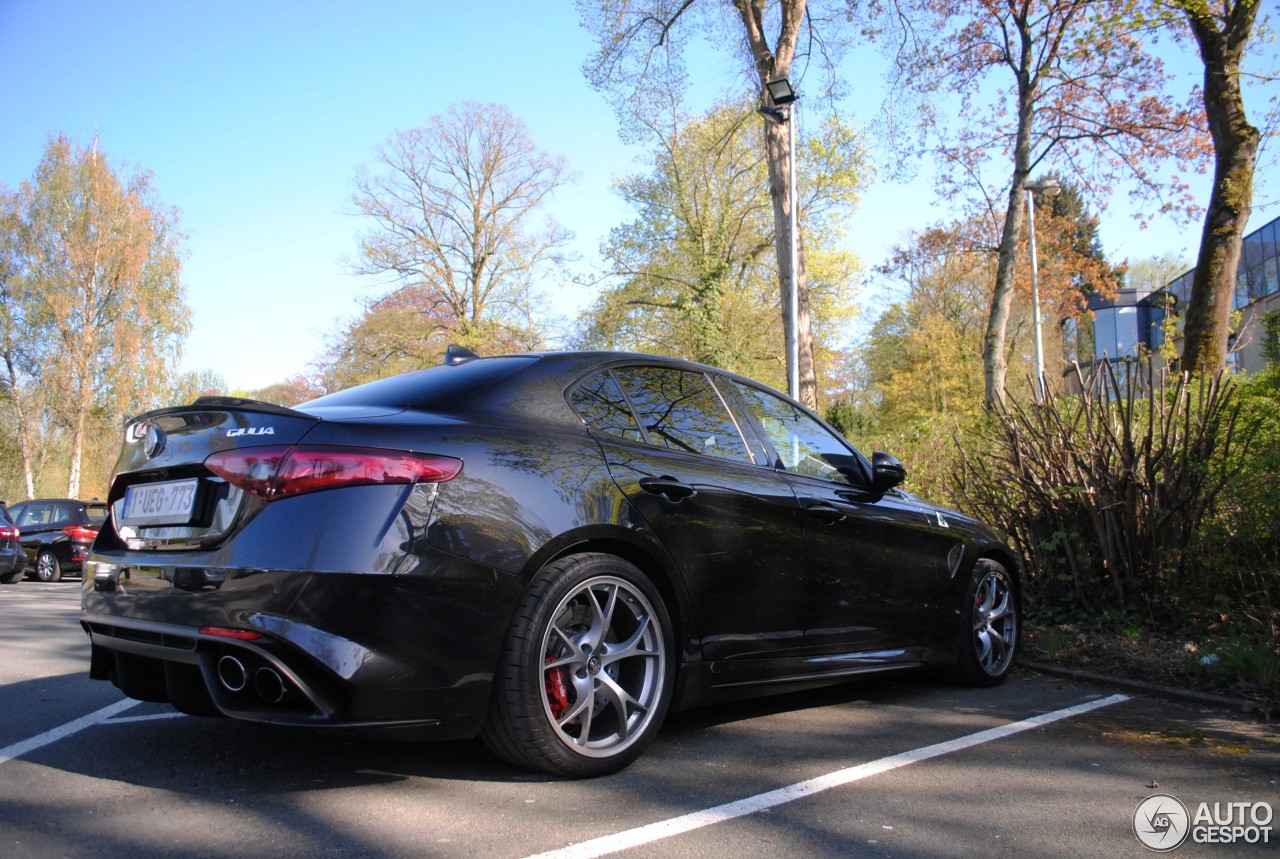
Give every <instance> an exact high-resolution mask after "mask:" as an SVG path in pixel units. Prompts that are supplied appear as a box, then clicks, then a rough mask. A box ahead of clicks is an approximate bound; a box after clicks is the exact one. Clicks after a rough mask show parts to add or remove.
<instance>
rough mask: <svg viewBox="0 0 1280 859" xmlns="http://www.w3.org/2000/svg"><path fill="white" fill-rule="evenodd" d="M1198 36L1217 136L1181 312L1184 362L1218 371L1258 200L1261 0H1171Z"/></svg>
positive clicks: (1190, 366) (1205, 92)
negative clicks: (1255, 117) (1249, 105)
mask: <svg viewBox="0 0 1280 859" xmlns="http://www.w3.org/2000/svg"><path fill="white" fill-rule="evenodd" d="M1167 6H1168V8H1171V9H1173V10H1175V11H1176V12H1178V13H1180V15H1181V17H1182V18H1183V19H1184V21H1185V23H1186V25H1187V27H1188V28H1189V29H1190V31H1191V35H1192V37H1193V38H1194V39H1195V43H1196V46H1197V47H1198V48H1199V51H1200V59H1201V61H1202V63H1203V65H1204V86H1203V88H1202V93H1203V99H1204V113H1205V118H1206V120H1207V122H1208V126H1209V134H1210V136H1211V137H1212V138H1213V152H1214V165H1213V186H1212V191H1211V192H1210V195H1209V206H1208V209H1207V210H1206V211H1205V218H1204V229H1203V231H1202V232H1201V235H1200V252H1199V256H1198V258H1197V260H1196V268H1195V274H1194V275H1192V278H1191V297H1190V300H1189V301H1188V302H1187V309H1186V314H1185V316H1184V327H1183V338H1184V339H1183V346H1182V366H1183V367H1184V368H1186V369H1188V370H1191V371H1193V372H1199V371H1200V370H1201V369H1203V370H1204V371H1206V372H1208V373H1216V372H1218V371H1220V370H1222V369H1223V368H1224V367H1225V366H1226V360H1227V341H1228V336H1229V334H1230V332H1231V310H1232V296H1233V295H1234V293H1235V286H1236V272H1237V270H1238V269H1239V266H1240V246H1241V243H1242V241H1243V239H1244V231H1245V227H1246V226H1247V225H1248V221H1249V212H1250V209H1251V207H1252V205H1253V171H1254V167H1255V165H1256V164H1257V160H1258V146H1259V144H1260V142H1261V134H1260V133H1259V132H1258V129H1257V128H1255V127H1254V126H1253V125H1251V124H1250V123H1249V119H1248V115H1247V113H1246V111H1245V105H1244V95H1243V91H1242V86H1241V79H1242V71H1241V61H1242V60H1243V58H1244V53H1245V49H1246V47H1247V46H1248V44H1249V41H1250V38H1251V37H1252V35H1253V32H1254V24H1255V21H1256V19H1257V15H1258V10H1259V9H1260V8H1261V7H1262V3H1261V2H1260V0H1168V3H1167Z"/></svg>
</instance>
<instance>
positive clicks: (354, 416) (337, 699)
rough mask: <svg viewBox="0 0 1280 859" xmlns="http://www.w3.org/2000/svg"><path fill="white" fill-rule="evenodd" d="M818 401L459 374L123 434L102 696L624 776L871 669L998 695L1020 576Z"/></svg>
mask: <svg viewBox="0 0 1280 859" xmlns="http://www.w3.org/2000/svg"><path fill="white" fill-rule="evenodd" d="M904 477H905V471H904V469H903V467H902V466H901V465H900V464H899V463H898V462H897V461H896V460H895V459H894V458H893V457H891V456H889V455H887V454H884V453H876V454H875V455H874V456H873V457H872V458H871V459H867V458H866V457H864V456H863V455H862V454H860V453H859V452H858V451H857V450H855V449H853V448H852V447H851V446H850V445H849V444H848V443H847V442H846V441H845V440H844V439H843V438H841V437H840V436H839V435H838V434H837V433H836V432H835V431H833V430H832V429H831V428H830V427H829V426H828V425H826V424H825V423H824V422H823V421H822V420H820V419H819V418H818V417H816V416H815V415H814V414H813V413H812V412H810V411H808V410H806V409H805V408H803V407H801V406H799V405H798V404H796V403H795V402H793V401H792V400H790V399H788V398H786V397H784V396H782V395H781V394H778V393H777V392H775V391H773V390H770V389H768V388H766V387H764V386H762V385H759V384H757V383H755V382H753V381H751V380H749V379H745V378H742V377H740V376H735V375H733V374H730V373H726V372H723V371H720V370H716V369H714V368H711V367H705V366H701V365H697V364H691V363H686V362H682V361H675V360H669V359H664V358H657V357H648V356H641V355H632V354H624V353H607V352H593V353H591V352H589V353H548V354H531V355H515V356H505V357H494V358H474V357H468V356H467V355H466V354H459V353H453V352H452V351H451V354H450V356H449V357H448V358H447V359H446V364H445V365H442V366H439V367H433V368H430V369H426V370H421V371H418V372H414V373H409V374H407V375H403V376H397V377H393V378H388V379H384V380H381V381H377V382H373V383H370V384H367V385H362V386H360V387H356V388H352V389H350V390H346V391H342V392H340V393H335V394H331V395H329V396H326V397H322V398H320V399H317V400H313V401H311V402H309V403H306V404H304V405H301V406H298V407H296V408H292V409H288V408H281V407H278V406H273V405H268V404H265V403H260V402H254V401H250V400H242V399H233V398H216V397H215V398H202V399H200V400H197V401H196V402H195V403H194V404H192V405H190V406H183V407H178V408H169V409H162V410H159V411H154V412H149V413H147V414H144V415H141V416H139V417H138V418H136V419H134V420H132V421H131V422H130V423H129V424H128V426H127V428H126V430H125V440H124V446H123V449H122V452H121V454H120V459H119V461H118V463H117V465H116V477H115V480H114V483H113V484H112V486H111V490H110V497H109V499H108V500H109V503H110V507H111V515H110V518H109V519H108V521H107V523H106V525H105V526H104V527H103V528H102V531H101V534H100V535H99V537H98V540H97V542H96V543H95V544H94V547H93V552H92V555H91V556H90V559H89V567H88V569H87V572H86V576H85V582H84V585H83V587H84V590H83V601H82V609H83V611H82V623H83V625H84V628H85V630H86V631H87V632H88V633H89V636H90V638H91V641H92V663H91V668H90V675H91V676H92V677H94V678H98V679H104V680H110V681H112V682H114V683H115V684H116V685H117V686H119V687H120V689H121V690H122V691H123V692H124V693H125V694H126V695H128V696H130V697H133V698H137V699H140V700H144V701H157V702H164V701H168V702H170V703H172V705H173V706H174V707H176V708H177V709H179V710H181V711H183V712H186V713H192V714H202V715H226V716H232V717H235V718H238V719H244V720H248V721H252V722H260V723H270V724H276V725H298V726H316V727H328V728H339V729H346V730H359V729H379V730H382V731H385V732H390V733H392V734H394V735H399V736H401V737H405V738H440V739H444V738H459V737H469V736H475V735H477V734H479V735H480V736H481V737H483V739H484V740H485V742H486V743H487V744H488V746H489V747H490V748H491V749H493V750H494V751H495V752H496V753H497V754H498V755H499V756H501V757H503V758H505V759H507V760H508V761H511V762H513V763H515V764H517V765H521V766H526V767H532V768H539V769H544V770H547V771H549V772H553V773H562V774H567V775H571V776H593V775H600V774H604V773H608V772H612V771H615V770H617V769H620V768H622V767H623V766H625V765H626V764H627V763H629V762H630V761H632V760H633V759H634V758H635V757H636V756H637V755H639V754H640V752H641V750H642V749H643V748H644V747H645V746H646V745H647V744H648V743H649V742H650V741H651V740H652V739H653V737H654V735H655V734H656V732H657V731H658V728H659V726H660V725H661V723H662V721H663V718H664V716H665V715H666V713H667V712H668V710H669V709H670V708H672V707H677V708H684V707H689V706H693V705H697V704H702V703H706V702H712V701H724V700H731V699H736V698H741V697H746V696H750V695H758V694H765V693H769V692H775V691H781V690H783V689H790V688H799V687H805V686H812V685H815V684H819V683H828V682H832V681H835V680H840V679H844V678H849V677H853V676H859V675H865V674H872V673H877V672H883V671H890V670H899V669H913V668H934V669H938V670H940V671H943V672H946V673H947V674H949V675H951V676H953V677H955V678H958V679H960V680H962V681H965V682H967V683H971V684H975V685H979V686H988V685H993V684H996V683H999V682H1000V681H1001V680H1003V679H1004V677H1005V675H1006V673H1007V672H1008V671H1009V668H1010V665H1011V664H1012V661H1013V659H1014V655H1015V653H1016V651H1017V646H1018V633H1019V623H1018V618H1019V610H1018V605H1019V604H1018V579H1017V568H1016V565H1015V561H1014V558H1013V557H1012V556H1011V554H1010V551H1009V549H1008V548H1007V547H1006V545H1005V544H1004V543H1003V542H1002V540H1001V539H1000V538H999V537H998V536H997V535H996V534H995V533H993V532H992V531H991V530H989V529H988V528H986V527H985V526H983V525H981V524H980V523H978V522H977V521H975V520H973V519H971V518H969V517H967V516H964V515H962V514H960V513H956V512H954V511H951V510H945V509H942V508H939V507H935V506H932V505H930V504H927V503H925V502H923V501H921V500H919V499H918V498H916V497H914V496H912V495H911V494H909V493H907V492H904V491H902V490H901V489H900V488H899V484H900V483H901V482H902V481H903V479H904Z"/></svg>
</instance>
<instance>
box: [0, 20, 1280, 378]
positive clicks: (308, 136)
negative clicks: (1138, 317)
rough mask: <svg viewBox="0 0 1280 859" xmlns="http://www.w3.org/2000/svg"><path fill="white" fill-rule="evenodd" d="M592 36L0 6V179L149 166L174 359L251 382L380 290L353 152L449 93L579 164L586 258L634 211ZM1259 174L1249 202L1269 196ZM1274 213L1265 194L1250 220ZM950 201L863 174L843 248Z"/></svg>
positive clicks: (630, 160)
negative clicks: (85, 149)
mask: <svg viewBox="0 0 1280 859" xmlns="http://www.w3.org/2000/svg"><path fill="white" fill-rule="evenodd" d="M592 47H593V45H592V43H591V40H590V38H589V37H588V35H587V34H586V33H585V31H583V30H582V29H581V27H580V26H579V24H578V20H577V14H576V12H575V11H574V7H573V3H572V2H571V0H556V2H550V0H544V2H539V3H530V2H528V0H523V2H518V0H475V2H471V3H458V2H447V0H421V2H390V0H370V2H364V3H358V4H357V3H339V2H327V0H312V2H306V3H303V2H265V3H264V2H258V3H243V2H219V3H208V4H197V3H191V2H173V0H169V2H127V0H115V2H111V0H96V2H59V0H0V104H2V106H3V109H2V110H0V182H4V183H6V184H8V185H9V186H10V187H15V186H17V185H18V184H19V183H20V182H22V181H23V180H25V179H28V178H29V177H30V176H31V175H32V173H33V171H34V170H35V167H36V165H37V163H38V162H39V160H40V156H41V153H42V151H43V148H44V145H45V140H46V137H47V135H49V134H54V133H57V132H59V131H63V132H66V133H67V134H68V135H69V136H71V137H72V138H73V139H75V140H76V141H78V142H80V143H82V144H83V143H87V142H88V141H90V140H91V139H92V138H93V136H94V134H95V133H96V134H97V136H98V139H99V142H100V146H101V148H102V149H103V151H105V152H106V153H107V155H108V156H109V157H110V159H111V160H112V162H113V163H116V164H119V163H125V164H127V165H128V166H129V168H130V169H132V167H134V166H135V165H140V166H142V167H144V168H146V169H148V170H150V171H152V173H153V174H154V182H155V186H156V188H157V189H158V190H159V193H160V195H161V197H162V198H163V200H164V201H165V202H166V203H167V204H168V205H171V206H176V207H177V208H178V209H180V210H181V211H182V213H183V219H182V224H183V230H184V232H185V233H186V234H187V240H186V242H185V243H184V247H185V250H186V261H185V265H184V269H183V272H184V273H183V277H184V280H185V283H186V288H187V299H188V304H189V305H190V306H191V308H192V311H193V318H192V322H193V330H192V334H191V337H190V338H189V340H188V342H187V345H186V352H185V356H184V368H185V369H192V370H202V369H211V370H214V371H216V372H218V373H220V374H221V375H222V376H223V378H224V379H225V380H226V381H227V383H228V385H229V386H231V387H232V388H239V389H246V390H248V389H253V388H259V387H263V386H266V385H268V384H271V383H273V382H277V381H281V380H283V379H284V378H286V377H288V376H290V375H293V374H295V373H298V372H301V371H303V370H305V368H306V365H307V363H308V362H309V361H310V360H312V359H313V358H314V357H315V356H316V355H317V354H318V353H319V352H320V351H321V350H322V348H323V336H324V335H325V334H326V333H328V332H329V331H331V330H332V329H333V328H334V327H335V325H336V324H337V323H338V322H339V321H340V320H342V319H344V318H347V317H350V316H352V315H353V314H355V313H356V312H357V310H358V304H357V300H358V299H359V298H360V297H362V296H367V295H369V294H370V291H371V290H373V289H374V288H375V285H374V284H373V283H372V282H370V281H369V280H368V279H364V278H359V277H356V276H353V275H351V274H348V273H347V270H346V266H345V264H344V259H349V258H350V257H351V256H352V255H353V254H354V252H355V248H356V236H357V235H358V234H359V233H360V232H361V231H362V230H363V229H364V227H365V225H364V224H362V223H361V221H360V219H359V218H357V217H356V216H354V215H352V214H350V205H349V199H350V196H351V192H352V180H353V177H354V174H355V170H356V167H357V166H358V165H360V164H369V163H371V160H372V153H373V150H374V147H375V146H377V145H378V144H379V143H381V142H382V141H384V140H385V139H386V138H387V137H388V136H389V135H390V134H391V133H392V132H393V131H394V130H396V129H398V128H409V127H413V126H420V125H425V124H427V122H428V120H429V119H430V117H432V116H433V115H436V114H440V113H443V112H444V111H445V110H446V109H447V108H448V107H449V105H450V104H453V103H455V102H459V101H464V100H472V101H481V102H502V103H505V104H506V105H508V106H509V107H510V108H511V110H512V111H513V112H514V113H515V114H516V115H518V116H520V117H521V118H523V119H524V120H525V122H526V123H527V124H528V126H529V131H530V136H531V137H532V139H533V140H534V142H535V143H536V144H537V145H538V146H539V147H541V148H543V149H545V150H547V151H549V152H552V153H555V154H560V155H563V156H565V157H566V158H567V160H568V161H569V164H570V166H571V167H572V169H573V170H574V171H575V172H576V173H577V174H579V178H578V181H577V182H576V183H574V184H573V185H571V186H569V187H566V188H564V189H562V190H561V191H560V192H558V193H557V195H556V197H555V199H554V200H553V201H552V205H551V208H550V214H552V215H553V216H554V217H555V218H556V219H557V220H558V221H560V222H561V223H562V224H563V225H564V226H566V227H568V228H569V229H570V230H572V231H573V232H574V233H575V234H576V236H577V239H576V249H577V251H578V252H579V254H580V255H581V257H582V263H581V266H582V267H583V268H584V269H585V268H586V267H589V266H590V265H591V263H592V262H593V260H594V257H595V252H596V249H597V247H598V246H599V243H600V241H601V239H602V238H604V237H605V235H606V234H607V232H608V230H609V229H610V228H611V227H612V226H615V225H617V224H619V223H621V222H622V221H624V220H625V219H626V218H627V216H628V212H627V210H626V208H625V207H624V206H623V205H622V204H621V202H620V201H619V200H618V199H617V198H616V197H615V196H614V195H613V194H612V192H611V190H610V186H611V183H612V181H613V180H614V178H615V177H617V176H619V175H622V174H625V173H628V172H633V171H634V170H635V169H637V168H636V162H635V159H636V158H637V157H638V156H641V155H643V152H642V151H640V150H637V149H632V148H628V147H626V146H624V145H623V144H622V143H621V142H619V140H618V136H617V133H616V128H617V126H616V122H615V119H614V115H613V113H612V111H611V109H610V108H609V107H608V105H607V104H606V103H605V101H604V99H603V98H602V97H601V96H600V95H599V94H598V93H596V92H595V91H593V90H592V89H591V88H590V87H589V86H588V85H587V83H586V81H585V80H584V78H583V76H582V72H581V66H582V63H583V61H584V60H585V59H586V57H587V56H588V54H589V53H590V51H591V50H592ZM729 57H730V52H729V51H728V50H722V51H718V52H711V51H709V52H708V53H707V54H706V56H705V61H704V63H703V64H702V65H701V66H700V67H699V72H700V73H701V74H702V75H703V76H704V78H705V79H706V80H707V83H706V84H704V85H703V86H701V87H700V88H699V92H700V93H703V94H705V95H706V96H708V97H709V96H712V95H715V94H717V93H718V92H720V90H722V89H725V88H728V87H729V86H730V85H731V84H732V83H733V82H734V80H735V73H734V68H733V66H732V63H731V61H730V58H729ZM876 64H877V61H876V59H875V58H874V57H873V56H871V55H869V54H862V55H858V54H855V55H854V56H851V57H850V58H849V60H848V61H847V67H848V69H849V74H850V75H851V77H854V78H856V80H857V81H858V86H857V89H858V91H857V93H856V95H855V96H854V97H852V98H850V99H849V100H848V101H847V112H848V113H849V114H850V115H852V116H853V117H854V118H855V120H858V121H868V120H870V119H871V118H872V116H873V114H874V111H875V109H876V108H877V107H878V105H879V103H880V100H881V96H880V92H879V90H878V87H880V86H881V85H880V83H879V82H878V80H875V79H874V77H873V76H871V75H868V74H867V73H866V70H867V68H869V67H871V68H874V67H875V66H876ZM802 117H803V112H802ZM873 155H874V156H875V157H877V158H881V159H883V158H885V157H888V156H886V155H884V154H883V153H873ZM1263 172H1264V175H1263V176H1262V177H1261V178H1262V181H1261V182H1260V183H1259V184H1260V187H1259V194H1258V199H1257V200H1256V202H1257V203H1259V204H1267V203H1268V201H1269V200H1271V199H1272V196H1271V195H1272V192H1271V189H1270V187H1269V185H1268V183H1267V179H1268V176H1267V171H1266V170H1264V171H1263ZM1276 213H1277V207H1275V206H1271V207H1270V208H1264V209H1262V210H1261V211H1260V212H1258V213H1257V214H1255V219H1254V223H1255V225H1256V224H1259V223H1262V222H1265V221H1266V220H1269V219H1270V218H1272V217H1274V216H1275V214H1276ZM945 214H946V213H945V211H942V210H940V209H939V208H938V207H937V204H936V202H935V201H934V199H933V196H932V193H931V192H930V190H929V187H928V175H927V169H926V171H925V173H924V174H923V175H922V176H921V178H920V179H918V180H917V181H916V182H915V183H913V184H912V185H909V186H901V185H894V184H890V183H884V184H880V185H877V186H876V187H873V188H872V189H870V190H869V191H868V193H867V194H866V195H865V196H864V198H863V202H862V206H861V208H860V210H859V212H858V213H857V214H856V215H855V216H853V217H852V218H851V219H850V221H849V223H848V225H847V226H848V232H849V235H850V243H851V246H852V249H853V250H854V251H855V252H857V253H858V254H859V255H860V256H862V258H863V259H864V261H865V262H867V263H868V264H869V265H873V264H875V263H877V262H879V261H880V260H881V258H882V257H883V256H884V255H885V254H886V252H887V250H888V249H889V247H890V246H891V245H893V244H894V243H895V242H899V241H901V240H902V239H903V237H904V235H905V233H906V231H907V230H909V229H911V228H913V227H920V226H923V225H925V224H927V223H930V222H933V221H936V220H939V219H940V218H942V217H944V216H945ZM1198 230H1199V225H1198V224H1193V225H1190V226H1179V225H1175V224H1172V223H1165V222H1158V223H1156V224H1155V225H1153V227H1152V228H1150V229H1148V230H1145V231H1139V230H1138V229H1137V227H1136V225H1135V223H1134V222H1133V219H1132V217H1131V213H1130V212H1129V211H1128V210H1127V209H1125V208H1124V206H1123V205H1122V204H1119V203H1117V205H1116V206H1115V207H1114V208H1113V210H1112V211H1111V212H1109V213H1107V214H1105V215H1104V216H1103V223H1102V240H1103V244H1104V247H1105V249H1106V250H1107V252H1108V253H1109V254H1111V255H1112V256H1113V258H1116V259H1123V258H1126V257H1128V258H1138V257H1142V256H1148V255H1154V254H1158V253H1165V252H1169V253H1174V254H1182V255H1183V256H1184V257H1185V258H1186V259H1188V260H1190V259H1192V258H1193V255H1194V248H1195V246H1196V243H1197V241H1198ZM589 299H590V294H588V293H586V292H584V291H582V290H581V289H572V288H566V289H560V290H558V291H557V292H556V293H555V294H554V295H553V296H552V302H553V307H554V308H555V310H556V311H557V312H559V313H560V314H561V315H563V316H566V317H567V316H571V315H572V314H573V313H575V312H576V311H577V310H578V309H580V308H581V307H583V306H585V304H586V302H587V301H589ZM865 312H866V315H867V317H868V318H869V317H870V316H873V315H874V312H875V308H874V306H871V307H867V308H866V311H865Z"/></svg>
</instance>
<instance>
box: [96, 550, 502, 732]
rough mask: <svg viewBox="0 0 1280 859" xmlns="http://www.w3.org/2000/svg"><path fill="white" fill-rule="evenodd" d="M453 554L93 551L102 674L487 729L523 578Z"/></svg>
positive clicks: (192, 698)
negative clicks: (307, 562)
mask: <svg viewBox="0 0 1280 859" xmlns="http://www.w3.org/2000/svg"><path fill="white" fill-rule="evenodd" d="M452 561H453V563H451V564H450V566H449V567H448V568H447V569H446V568H441V569H439V570H438V572H439V573H440V575H437V576H395V575H386V574H358V573H346V574H343V573H312V572H287V571H262V570H243V569H233V570H223V569H216V568H208V567H164V566H161V567H139V566H132V567H130V566H128V565H125V566H124V567H123V568H122V567H121V566H120V565H117V564H111V563H105V562H102V561H99V560H91V562H90V564H89V565H88V570H89V572H88V574H87V575H86V576H85V582H84V585H83V599H82V612H81V624H82V626H83V627H84V628H85V630H86V632H88V634H89V637H90V640H91V643H92V663H91V668H90V676H92V677H94V678H96V679H104V680H111V681H112V682H114V683H115V684H116V685H117V686H119V687H120V688H121V690H122V691H123V692H124V693H125V694H126V695H129V696H130V697H133V698H137V699H139V700H144V701H156V702H167V703H170V704H173V705H174V706H175V707H177V708H178V709H179V710H182V711H184V712H188V713H193V714H200V715H225V716H232V717H235V718H238V719H243V720H246V721H251V722H261V723H268V724H286V725H300V726H312V727H321V728H342V729H360V730H378V731H394V732H397V733H400V734H404V735H406V736H412V737H413V738H420V739H448V738H454V737H467V736H474V735H475V733H476V732H477V731H478V730H479V727H480V725H481V723H482V721H483V718H484V715H485V711H486V709H487V706H488V699H489V689H490V685H491V683H492V678H493V671H494V667H495V665H496V664H497V659H498V648H499V647H500V646H501V642H502V635H503V633H502V631H503V630H504V629H505V628H506V625H507V622H508V620H509V615H510V611H511V608H512V606H513V605H514V601H515V598H516V595H517V594H518V592H519V583H518V581H517V580H516V579H515V578H514V577H511V576H509V575H505V574H501V573H497V572H496V571H494V570H491V569H484V570H481V569H477V568H475V567H474V566H473V565H469V564H468V563H467V562H465V561H462V560H461V559H452ZM104 570H106V572H105V573H104Z"/></svg>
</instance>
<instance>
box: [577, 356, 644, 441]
mask: <svg viewBox="0 0 1280 859" xmlns="http://www.w3.org/2000/svg"><path fill="white" fill-rule="evenodd" d="M569 400H570V404H571V405H572V406H573V409H574V411H576V412H577V413H578V416H579V417H580V418H582V419H583V420H584V421H586V422H587V426H589V427H591V428H592V429H593V430H597V431H599V432H602V433H607V434H608V435H613V436H617V437H619V438H625V439H626V440H627V441H644V433H642V432H640V425H639V424H637V423H636V419H635V416H634V415H632V414H631V407H630V406H628V405H627V398H626V397H624V396H623V395H622V389H621V388H619V387H618V383H617V381H616V380H615V379H614V378H613V375H612V374H611V373H609V372H608V371H605V372H603V373H601V374H600V375H598V376H594V377H592V378H590V379H588V380H587V381H585V382H583V383H582V384H581V385H579V386H578V387H576V388H574V390H573V393H572V394H570V395H569Z"/></svg>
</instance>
